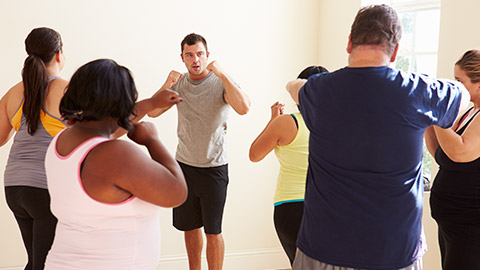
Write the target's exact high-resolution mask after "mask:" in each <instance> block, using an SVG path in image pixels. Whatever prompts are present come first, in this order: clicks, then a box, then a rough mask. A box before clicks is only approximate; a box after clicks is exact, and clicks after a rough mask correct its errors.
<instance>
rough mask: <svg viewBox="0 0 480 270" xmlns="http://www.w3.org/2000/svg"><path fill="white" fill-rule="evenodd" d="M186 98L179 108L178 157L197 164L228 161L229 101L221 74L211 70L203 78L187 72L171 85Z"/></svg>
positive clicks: (210, 165) (218, 164)
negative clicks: (193, 76) (226, 139)
mask: <svg viewBox="0 0 480 270" xmlns="http://www.w3.org/2000/svg"><path fill="white" fill-rule="evenodd" d="M172 90H175V91H176V92H178V94H179V95H180V97H181V98H183V102H181V103H179V104H178V105H177V110H178V128H177V134H178V146H177V153H176V157H175V158H176V159H177V160H178V161H180V162H182V163H185V164H188V165H190V166H195V167H201V168H206V167H216V166H221V165H225V164H227V163H228V161H227V151H226V141H225V137H226V134H227V119H228V115H229V112H230V108H231V107H230V105H229V104H228V103H226V101H225V99H224V96H223V95H224V93H225V88H224V86H223V83H222V81H221V80H220V78H218V77H217V76H215V74H214V73H213V72H210V73H209V74H208V75H207V76H206V77H205V78H203V79H201V80H192V79H190V76H189V74H188V73H185V74H183V77H182V78H181V79H180V80H179V81H178V82H177V83H176V84H175V85H174V86H173V87H172Z"/></svg>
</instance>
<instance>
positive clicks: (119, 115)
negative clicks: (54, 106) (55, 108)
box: [60, 59, 138, 130]
mask: <svg viewBox="0 0 480 270" xmlns="http://www.w3.org/2000/svg"><path fill="white" fill-rule="evenodd" d="M137 95H138V94H137V89H136V87H135V82H134V80H133V77H132V75H131V73H130V71H129V70H128V69H127V68H126V67H124V66H121V65H118V64H117V63H116V62H115V61H113V60H110V59H99V60H95V61H92V62H89V63H87V64H85V65H83V66H81V67H80V68H79V69H78V70H77V71H76V72H75V73H74V74H73V76H72V78H71V80H70V83H69V84H68V87H67V91H66V92H65V95H64V96H63V98H62V100H61V102H60V114H61V115H62V117H63V118H64V119H65V120H67V121H73V122H83V121H99V120H102V119H105V118H107V117H112V118H114V119H118V125H119V126H120V127H122V128H124V129H126V130H130V129H131V128H132V125H131V123H130V116H131V115H132V114H133V113H134V112H133V111H134V109H135V102H136V100H137Z"/></svg>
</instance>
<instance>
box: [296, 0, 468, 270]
mask: <svg viewBox="0 0 480 270" xmlns="http://www.w3.org/2000/svg"><path fill="white" fill-rule="evenodd" d="M400 36H401V27H400V23H399V20H398V17H397V14H396V12H395V11H394V10H393V9H392V8H390V7H389V6H386V5H377V6H369V7H365V8H362V9H361V10H360V11H359V12H358V14H357V16H356V18H355V21H354V22H353V25H352V28H351V33H350V36H349V41H348V46H347V52H348V53H349V62H348V66H347V67H345V68H342V69H340V70H337V71H335V72H332V73H323V74H319V75H314V76H312V77H310V78H309V79H308V81H305V80H303V81H302V80H295V81H292V82H289V83H288V84H287V90H288V91H289V92H290V94H291V95H292V97H293V98H294V99H296V100H297V103H298V104H299V105H300V111H301V113H302V115H303V117H304V119H305V123H306V124H307V127H308V128H309V129H310V146H309V147H310V149H309V153H310V155H309V168H308V176H307V185H306V193H305V214H304V218H303V222H302V226H301V229H300V233H299V238H298V242H297V245H298V248H299V250H298V251H297V257H296V259H295V263H294V266H293V269H333V268H331V267H333V266H339V267H342V268H335V269H352V268H355V269H411V270H414V269H421V267H422V266H421V257H422V255H423V254H424V252H425V250H426V246H425V240H424V238H423V232H422V224H421V218H422V206H423V183H422V177H421V175H422V143H423V134H424V132H425V129H426V128H427V127H429V126H431V125H438V126H441V127H443V128H447V127H450V126H451V125H452V124H453V123H454V121H455V119H456V117H457V114H458V112H459V109H460V108H461V107H462V106H464V105H462V104H465V105H466V104H468V100H469V95H468V92H466V90H464V89H465V88H464V87H463V86H462V85H461V84H459V83H455V82H453V81H446V80H436V79H433V78H429V77H427V76H423V75H418V74H412V73H405V72H401V71H398V70H395V69H391V68H389V64H390V62H393V61H394V60H395V57H396V54H397V51H398V43H399V40H400Z"/></svg>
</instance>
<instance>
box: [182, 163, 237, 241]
mask: <svg viewBox="0 0 480 270" xmlns="http://www.w3.org/2000/svg"><path fill="white" fill-rule="evenodd" d="M178 164H180V167H181V168H182V171H183V175H184V176H185V180H186V182H187V186H188V197H187V200H186V201H185V203H183V204H182V205H181V206H179V207H177V208H174V209H173V226H174V227H175V228H177V229H178V230H180V231H191V230H194V229H197V228H201V227H204V231H205V233H206V234H219V233H221V232H222V218H223V208H224V206H225V200H226V198H227V185H228V164H225V165H222V166H218V167H210V168H199V167H194V166H190V165H187V164H183V163H181V162H178Z"/></svg>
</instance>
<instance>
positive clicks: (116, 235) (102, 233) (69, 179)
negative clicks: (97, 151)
mask: <svg viewBox="0 0 480 270" xmlns="http://www.w3.org/2000/svg"><path fill="white" fill-rule="evenodd" d="M57 138H58V137H57ZM107 141H109V140H108V139H106V138H103V137H93V138H91V139H88V140H86V141H84V142H83V143H82V144H80V145H79V146H78V147H76V149H75V150H73V151H72V152H71V153H70V154H68V155H67V156H61V155H60V154H59V153H58V152H57V148H56V145H57V140H56V138H55V139H54V140H53V141H52V144H51V145H50V147H49V149H48V151H47V155H46V160H45V164H46V168H47V176H48V186H49V192H50V194H51V197H52V202H51V208H52V212H53V213H54V214H55V216H57V218H58V220H59V222H58V225H57V231H56V238H55V241H54V244H53V246H52V249H51V251H50V253H49V256H48V258H47V262H46V269H60V268H61V269H154V268H155V267H156V265H157V263H158V259H159V256H160V219H159V207H158V206H156V205H153V204H151V203H148V202H145V201H143V200H141V199H139V198H137V197H134V196H132V197H130V198H129V199H127V200H125V201H123V202H121V203H112V204H109V203H103V202H99V201H96V200H95V199H93V198H92V197H90V196H89V195H88V194H87V192H86V191H85V187H84V186H83V183H82V179H81V177H80V174H79V172H80V167H81V166H82V164H83V162H84V160H85V157H86V156H87V155H88V153H89V152H90V151H91V150H92V149H93V148H94V147H95V146H97V145H98V144H101V143H104V142H107Z"/></svg>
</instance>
